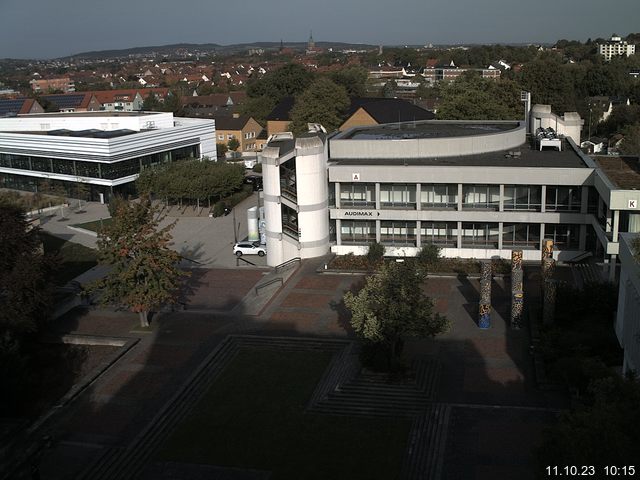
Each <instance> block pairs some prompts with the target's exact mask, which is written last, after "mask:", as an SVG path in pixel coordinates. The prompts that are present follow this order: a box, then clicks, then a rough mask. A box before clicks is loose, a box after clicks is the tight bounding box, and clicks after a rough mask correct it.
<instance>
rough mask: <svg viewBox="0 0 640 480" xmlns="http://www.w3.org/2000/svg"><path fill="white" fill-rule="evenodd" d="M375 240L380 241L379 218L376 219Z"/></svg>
mask: <svg viewBox="0 0 640 480" xmlns="http://www.w3.org/2000/svg"><path fill="white" fill-rule="evenodd" d="M376 242H377V243H380V220H376Z"/></svg>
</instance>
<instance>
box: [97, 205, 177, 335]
mask: <svg viewBox="0 0 640 480" xmlns="http://www.w3.org/2000/svg"><path fill="white" fill-rule="evenodd" d="M114 213H115V215H114V216H113V217H112V218H113V221H112V223H110V224H109V225H107V226H105V227H104V228H103V229H102V230H101V231H100V233H99V235H98V251H99V259H100V262H101V263H103V264H106V265H109V266H110V267H111V268H110V270H109V273H107V275H106V276H105V277H104V278H102V279H101V280H99V281H97V282H96V283H95V284H94V287H93V288H94V289H95V290H100V291H101V294H102V295H101V301H102V302H103V303H106V304H114V303H115V304H118V305H122V306H125V307H127V308H129V309H130V310H131V311H133V312H136V313H138V315H139V317H140V325H141V326H143V327H147V326H149V313H150V312H152V311H155V310H157V309H158V308H159V307H161V306H163V305H170V304H173V303H176V302H177V295H178V293H179V290H180V286H181V283H182V280H183V277H185V276H187V275H188V273H187V272H184V271H182V270H181V269H180V268H179V266H178V262H179V261H180V255H179V254H178V252H175V251H173V250H171V249H170V248H169V246H170V244H171V233H170V232H171V229H172V228H173V227H174V225H175V222H174V223H171V224H169V225H167V226H165V227H162V228H160V227H159V223H160V221H161V220H162V218H161V217H160V216H159V214H158V209H157V208H156V207H153V206H152V205H151V203H150V201H149V200H148V199H143V200H142V201H140V202H135V203H133V202H120V203H119V204H118V205H117V207H116V210H115V212H114Z"/></svg>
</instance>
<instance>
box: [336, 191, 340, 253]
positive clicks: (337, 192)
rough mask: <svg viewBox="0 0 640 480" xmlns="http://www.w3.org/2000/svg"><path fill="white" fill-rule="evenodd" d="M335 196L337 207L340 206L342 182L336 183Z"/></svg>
mask: <svg viewBox="0 0 640 480" xmlns="http://www.w3.org/2000/svg"><path fill="white" fill-rule="evenodd" d="M335 198H336V208H340V182H336V183H335ZM338 221H339V220H338ZM338 245H339V244H338Z"/></svg>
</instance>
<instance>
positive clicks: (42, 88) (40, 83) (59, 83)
mask: <svg viewBox="0 0 640 480" xmlns="http://www.w3.org/2000/svg"><path fill="white" fill-rule="evenodd" d="M29 84H30V85H31V90H33V91H34V92H36V93H49V92H53V91H57V90H60V91H62V93H71V92H75V91H76V86H75V84H74V83H73V80H71V79H70V78H69V77H61V78H49V79H39V80H36V79H33V80H31V81H30V82H29Z"/></svg>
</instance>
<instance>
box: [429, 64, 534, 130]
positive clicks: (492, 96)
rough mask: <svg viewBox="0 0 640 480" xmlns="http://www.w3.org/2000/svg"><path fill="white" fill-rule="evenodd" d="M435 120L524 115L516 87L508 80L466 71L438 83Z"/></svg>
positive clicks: (518, 88) (521, 116)
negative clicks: (440, 83) (436, 115)
mask: <svg viewBox="0 0 640 480" xmlns="http://www.w3.org/2000/svg"><path fill="white" fill-rule="evenodd" d="M439 90H440V92H439V93H440V95H441V101H440V104H439V106H438V119H442V120H517V119H522V118H524V106H523V105H522V103H521V102H520V87H519V86H518V85H517V84H516V83H515V82H513V81H511V80H489V79H484V78H480V76H479V75H477V74H476V73H473V72H470V73H468V74H466V75H462V76H461V77H460V78H458V79H456V80H455V81H454V82H451V83H449V84H445V85H441V86H440V88H439Z"/></svg>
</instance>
